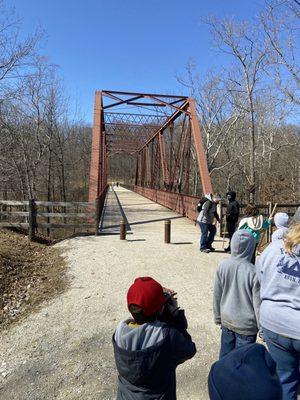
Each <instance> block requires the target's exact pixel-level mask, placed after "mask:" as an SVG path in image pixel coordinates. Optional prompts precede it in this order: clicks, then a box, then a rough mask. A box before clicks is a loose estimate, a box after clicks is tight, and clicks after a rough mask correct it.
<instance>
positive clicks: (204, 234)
mask: <svg viewBox="0 0 300 400" xmlns="http://www.w3.org/2000/svg"><path fill="white" fill-rule="evenodd" d="M198 224H199V226H200V229H201V237H200V250H204V249H210V248H211V245H212V243H213V241H214V239H215V235H216V232H217V228H216V227H215V225H213V224H205V223H204V222H198Z"/></svg>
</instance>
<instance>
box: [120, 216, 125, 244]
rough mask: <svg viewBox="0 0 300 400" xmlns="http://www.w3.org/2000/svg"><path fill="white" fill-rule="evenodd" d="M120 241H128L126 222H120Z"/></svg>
mask: <svg viewBox="0 0 300 400" xmlns="http://www.w3.org/2000/svg"><path fill="white" fill-rule="evenodd" d="M120 240H126V222H125V221H124V219H123V220H122V221H120Z"/></svg>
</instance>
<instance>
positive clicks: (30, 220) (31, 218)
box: [28, 199, 36, 240]
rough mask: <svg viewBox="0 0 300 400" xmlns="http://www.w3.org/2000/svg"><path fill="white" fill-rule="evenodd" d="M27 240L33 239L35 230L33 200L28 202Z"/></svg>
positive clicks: (34, 206)
mask: <svg viewBox="0 0 300 400" xmlns="http://www.w3.org/2000/svg"><path fill="white" fill-rule="evenodd" d="M28 225H29V226H28V238H29V240H34V239H35V229H36V205H35V201H34V199H29V201H28Z"/></svg>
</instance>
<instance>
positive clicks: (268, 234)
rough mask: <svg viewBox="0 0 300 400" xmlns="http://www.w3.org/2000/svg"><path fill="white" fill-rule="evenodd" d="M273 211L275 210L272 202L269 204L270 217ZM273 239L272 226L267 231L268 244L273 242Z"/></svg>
mask: <svg viewBox="0 0 300 400" xmlns="http://www.w3.org/2000/svg"><path fill="white" fill-rule="evenodd" d="M272 210H273V205H272V202H271V201H269V203H268V214H269V217H270V216H271V214H272ZM271 237H272V224H271V225H270V226H269V227H268V230H267V242H268V243H270V242H271Z"/></svg>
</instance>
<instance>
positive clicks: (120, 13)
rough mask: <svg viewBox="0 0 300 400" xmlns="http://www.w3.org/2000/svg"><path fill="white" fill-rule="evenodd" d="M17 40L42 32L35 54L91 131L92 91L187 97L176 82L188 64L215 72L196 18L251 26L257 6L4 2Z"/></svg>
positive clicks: (223, 1) (217, 59)
mask: <svg viewBox="0 0 300 400" xmlns="http://www.w3.org/2000/svg"><path fill="white" fill-rule="evenodd" d="M6 4H7V5H8V6H13V7H14V8H15V12H16V14H17V15H18V16H19V17H20V18H21V20H22V26H23V32H24V33H25V34H27V33H30V32H33V31H34V30H35V28H36V27H37V26H40V27H41V28H43V29H44V30H45V32H46V38H45V40H44V41H43V44H42V48H41V51H42V53H43V54H45V55H46V56H48V57H49V60H50V61H51V62H52V63H55V64H57V65H59V68H60V75H61V76H62V77H63V79H64V82H65V86H66V90H67V93H68V96H69V98H70V99H71V101H72V103H73V104H75V103H77V104H78V105H79V107H80V109H81V114H82V117H83V118H84V119H85V121H86V122H88V123H92V112H93V96H94V91H95V90H100V89H111V90H129V91H130V90H132V91H141V92H158V93H171V94H172V93H173V94H188V93H186V90H185V89H184V88H182V87H181V86H180V85H179V83H178V82H177V80H176V75H183V74H184V69H185V65H186V64H187V62H188V60H189V59H190V58H192V59H194V60H195V61H196V63H197V65H198V70H199V71H200V72H205V71H206V70H208V69H210V68H213V67H217V66H220V65H222V63H224V62H225V60H224V58H223V57H224V56H216V54H215V51H214V49H213V48H212V45H211V43H210V38H209V32H208V29H207V27H206V26H204V25H203V24H202V23H201V18H202V17H204V16H206V15H210V14H214V15H217V16H219V17H222V16H225V15H226V16H228V15H234V16H236V17H237V18H251V17H255V15H257V14H258V12H259V10H260V7H261V4H262V1H261V0H247V1H242V0H206V1H204V0H186V1H179V0H110V1H103V0H85V1H83V0H73V1H71V0H9V1H7V2H6Z"/></svg>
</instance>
